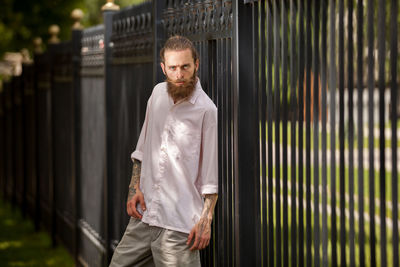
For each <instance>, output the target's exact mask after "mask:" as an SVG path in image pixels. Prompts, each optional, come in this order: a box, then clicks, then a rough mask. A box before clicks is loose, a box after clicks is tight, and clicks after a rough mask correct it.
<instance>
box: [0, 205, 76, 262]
mask: <svg viewBox="0 0 400 267" xmlns="http://www.w3.org/2000/svg"><path fill="white" fill-rule="evenodd" d="M0 228H1V231H0V266H2V267H6V266H74V261H73V259H72V257H71V256H70V254H68V252H67V251H66V250H65V249H64V248H63V247H60V246H59V247H56V248H52V246H51V238H50V236H49V235H48V234H47V233H46V232H43V231H40V232H35V230H34V226H33V223H32V221H30V220H28V219H24V218H23V217H22V216H21V213H20V212H19V211H18V210H15V209H12V208H11V206H10V205H9V204H7V203H4V202H3V200H0Z"/></svg>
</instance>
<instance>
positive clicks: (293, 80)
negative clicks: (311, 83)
mask: <svg viewBox="0 0 400 267" xmlns="http://www.w3.org/2000/svg"><path fill="white" fill-rule="evenodd" d="M294 1H295V0H291V1H290V111H291V120H290V142H291V144H290V148H291V149H290V153H291V154H290V155H291V157H290V165H291V168H290V177H291V179H290V183H291V187H290V197H291V198H290V200H291V222H290V233H291V236H290V241H291V242H290V259H291V262H290V263H291V266H293V267H295V266H297V204H296V202H297V201H296V187H297V180H296V169H297V167H296V166H297V165H296V123H297V117H298V114H297V92H296V88H297V77H296V59H297V56H298V53H296V52H297V51H296V18H297V13H296V7H295V2H294Z"/></svg>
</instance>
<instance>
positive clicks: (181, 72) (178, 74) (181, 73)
mask: <svg viewBox="0 0 400 267" xmlns="http://www.w3.org/2000/svg"><path fill="white" fill-rule="evenodd" d="M183 77H184V76H183V71H182V70H181V69H180V68H179V69H177V71H176V78H177V79H183Z"/></svg>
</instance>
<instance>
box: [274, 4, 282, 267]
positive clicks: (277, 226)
mask: <svg viewBox="0 0 400 267" xmlns="http://www.w3.org/2000/svg"><path fill="white" fill-rule="evenodd" d="M278 2H279V1H273V5H274V7H273V17H274V22H273V23H274V58H273V61H274V72H273V73H274V83H273V92H274V101H275V103H274V109H275V112H274V127H275V142H274V147H275V176H274V178H275V239H276V243H275V255H276V263H275V266H278V267H279V266H281V265H282V244H281V240H282V236H281V235H282V233H281V172H280V170H281V161H280V157H281V152H280V144H281V142H280V127H281V124H280V106H281V103H280V100H281V87H280V83H281V79H280V45H281V43H280V23H279V22H280V20H279V8H278Z"/></svg>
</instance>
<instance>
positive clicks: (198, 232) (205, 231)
mask: <svg viewBox="0 0 400 267" xmlns="http://www.w3.org/2000/svg"><path fill="white" fill-rule="evenodd" d="M193 238H194V242H193V245H192V247H191V248H190V250H196V249H198V250H200V249H203V248H206V247H207V246H208V244H209V243H210V238H211V221H210V220H208V219H207V218H200V220H199V221H198V222H197V223H196V225H195V226H194V227H193V228H192V230H191V231H190V234H189V237H188V240H187V242H186V244H187V245H188V246H189V245H190V243H191V242H192V239H193Z"/></svg>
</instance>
